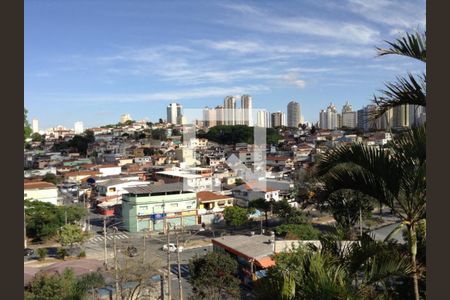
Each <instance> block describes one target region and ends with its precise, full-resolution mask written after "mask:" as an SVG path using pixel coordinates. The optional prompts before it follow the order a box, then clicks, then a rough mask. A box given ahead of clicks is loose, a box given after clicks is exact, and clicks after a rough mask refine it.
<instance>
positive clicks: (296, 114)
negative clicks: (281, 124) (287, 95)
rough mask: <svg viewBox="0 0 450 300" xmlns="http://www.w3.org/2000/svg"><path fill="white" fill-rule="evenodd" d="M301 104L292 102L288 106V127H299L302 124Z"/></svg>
mask: <svg viewBox="0 0 450 300" xmlns="http://www.w3.org/2000/svg"><path fill="white" fill-rule="evenodd" d="M300 116H301V114H300V104H298V102H296V101H291V102H289V103H288V106H287V126H288V127H298V124H300V121H301V120H300Z"/></svg>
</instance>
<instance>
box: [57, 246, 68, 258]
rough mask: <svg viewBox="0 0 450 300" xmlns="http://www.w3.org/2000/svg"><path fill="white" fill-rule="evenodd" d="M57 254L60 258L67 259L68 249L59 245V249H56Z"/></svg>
mask: <svg viewBox="0 0 450 300" xmlns="http://www.w3.org/2000/svg"><path fill="white" fill-rule="evenodd" d="M56 256H57V257H58V258H59V259H62V260H65V258H66V256H67V249H66V248H64V247H59V248H58V250H56Z"/></svg>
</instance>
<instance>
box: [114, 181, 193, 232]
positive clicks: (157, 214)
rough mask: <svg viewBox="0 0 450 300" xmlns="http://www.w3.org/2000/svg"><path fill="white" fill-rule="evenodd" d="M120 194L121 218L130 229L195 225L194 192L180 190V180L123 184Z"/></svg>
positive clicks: (155, 229) (132, 230) (160, 228)
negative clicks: (132, 185)
mask: <svg viewBox="0 0 450 300" xmlns="http://www.w3.org/2000/svg"><path fill="white" fill-rule="evenodd" d="M125 190H126V191H127V193H124V194H123V195H122V220H123V224H124V228H125V230H127V231H129V232H140V231H142V230H148V231H163V230H164V228H166V224H167V223H170V226H171V228H173V227H174V226H176V227H180V226H181V227H185V226H192V225H195V224H196V223H197V222H196V215H197V195H196V193H195V192H192V191H185V190H183V185H182V184H181V183H172V184H149V185H146V186H139V187H129V188H125Z"/></svg>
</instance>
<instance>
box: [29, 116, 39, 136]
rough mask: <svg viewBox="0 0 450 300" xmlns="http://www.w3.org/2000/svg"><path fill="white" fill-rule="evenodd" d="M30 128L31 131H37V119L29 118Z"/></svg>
mask: <svg viewBox="0 0 450 300" xmlns="http://www.w3.org/2000/svg"><path fill="white" fill-rule="evenodd" d="M31 130H32V133H38V132H39V120H38V119H33V120H31Z"/></svg>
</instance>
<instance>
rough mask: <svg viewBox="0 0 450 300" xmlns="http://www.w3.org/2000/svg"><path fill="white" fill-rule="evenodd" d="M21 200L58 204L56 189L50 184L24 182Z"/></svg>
mask: <svg viewBox="0 0 450 300" xmlns="http://www.w3.org/2000/svg"><path fill="white" fill-rule="evenodd" d="M23 199H24V200H26V199H29V200H32V201H41V202H48V203H51V204H54V205H57V204H58V188H57V187H56V185H54V184H53V183H51V182H45V181H24V183H23Z"/></svg>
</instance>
